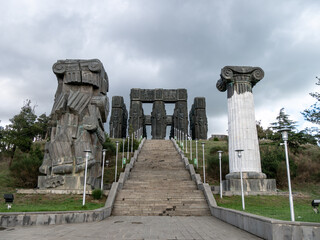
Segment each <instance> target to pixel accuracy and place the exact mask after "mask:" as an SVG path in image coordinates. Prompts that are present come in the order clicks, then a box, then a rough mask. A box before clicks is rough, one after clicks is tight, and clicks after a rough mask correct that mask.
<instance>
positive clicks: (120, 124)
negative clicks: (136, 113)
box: [109, 96, 128, 138]
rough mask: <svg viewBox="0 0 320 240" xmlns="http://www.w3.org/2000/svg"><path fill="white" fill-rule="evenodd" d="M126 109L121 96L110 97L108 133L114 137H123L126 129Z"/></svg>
mask: <svg viewBox="0 0 320 240" xmlns="http://www.w3.org/2000/svg"><path fill="white" fill-rule="evenodd" d="M127 121H128V111H127V108H126V105H125V103H124V101H123V97H122V96H113V97H112V109H111V116H110V123H109V130H110V131H109V133H110V135H109V136H111V137H114V138H125V137H126V134H127V133H126V131H127Z"/></svg>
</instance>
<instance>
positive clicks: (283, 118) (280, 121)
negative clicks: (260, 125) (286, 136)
mask: <svg viewBox="0 0 320 240" xmlns="http://www.w3.org/2000/svg"><path fill="white" fill-rule="evenodd" d="M276 119H277V121H276V122H273V123H271V129H272V130H273V131H275V132H278V131H279V130H280V129H282V128H289V129H290V131H293V130H295V129H296V126H297V122H296V121H292V120H290V119H289V115H288V114H286V113H285V112H284V108H281V109H280V112H279V115H278V116H277V118H276Z"/></svg>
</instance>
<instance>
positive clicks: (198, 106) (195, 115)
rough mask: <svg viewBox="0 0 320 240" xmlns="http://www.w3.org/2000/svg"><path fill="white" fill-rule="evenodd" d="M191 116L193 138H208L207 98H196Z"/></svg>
mask: <svg viewBox="0 0 320 240" xmlns="http://www.w3.org/2000/svg"><path fill="white" fill-rule="evenodd" d="M189 117H190V131H191V136H192V139H194V140H195V139H207V133H208V121H207V114H206V99H205V98H204V97H196V98H194V103H193V104H192V107H191V110H190V114H189Z"/></svg>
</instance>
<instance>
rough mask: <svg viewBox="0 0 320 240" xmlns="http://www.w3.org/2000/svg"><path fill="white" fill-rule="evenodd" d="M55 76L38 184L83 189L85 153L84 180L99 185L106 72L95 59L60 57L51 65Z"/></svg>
mask: <svg viewBox="0 0 320 240" xmlns="http://www.w3.org/2000/svg"><path fill="white" fill-rule="evenodd" d="M52 69H53V72H54V74H55V75H56V77H57V80H58V88H57V91H56V94H55V99H54V104H53V107H52V111H51V116H50V117H51V127H50V141H48V142H47V143H46V146H45V155H44V159H43V163H42V165H41V166H40V168H39V171H40V172H41V173H42V174H44V175H45V176H39V177H38V187H39V188H58V189H82V188H83V182H84V169H85V163H86V155H85V152H84V150H91V151H92V153H91V154H90V157H89V160H88V165H87V167H88V175H87V184H88V185H91V186H92V187H98V186H100V185H99V181H100V180H99V178H100V177H101V151H102V144H103V143H104V141H105V136H104V126H103V123H105V122H106V119H107V117H108V113H109V101H108V97H107V92H108V76H107V73H106V72H105V70H104V67H103V65H102V63H101V62H100V61H99V60H98V59H91V60H78V59H68V60H59V61H57V62H56V63H55V64H54V65H53V67H52Z"/></svg>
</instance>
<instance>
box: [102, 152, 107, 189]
mask: <svg viewBox="0 0 320 240" xmlns="http://www.w3.org/2000/svg"><path fill="white" fill-rule="evenodd" d="M106 151H107V149H103V150H102V173H101V191H103V175H104V163H105V161H106V160H105V159H106Z"/></svg>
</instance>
